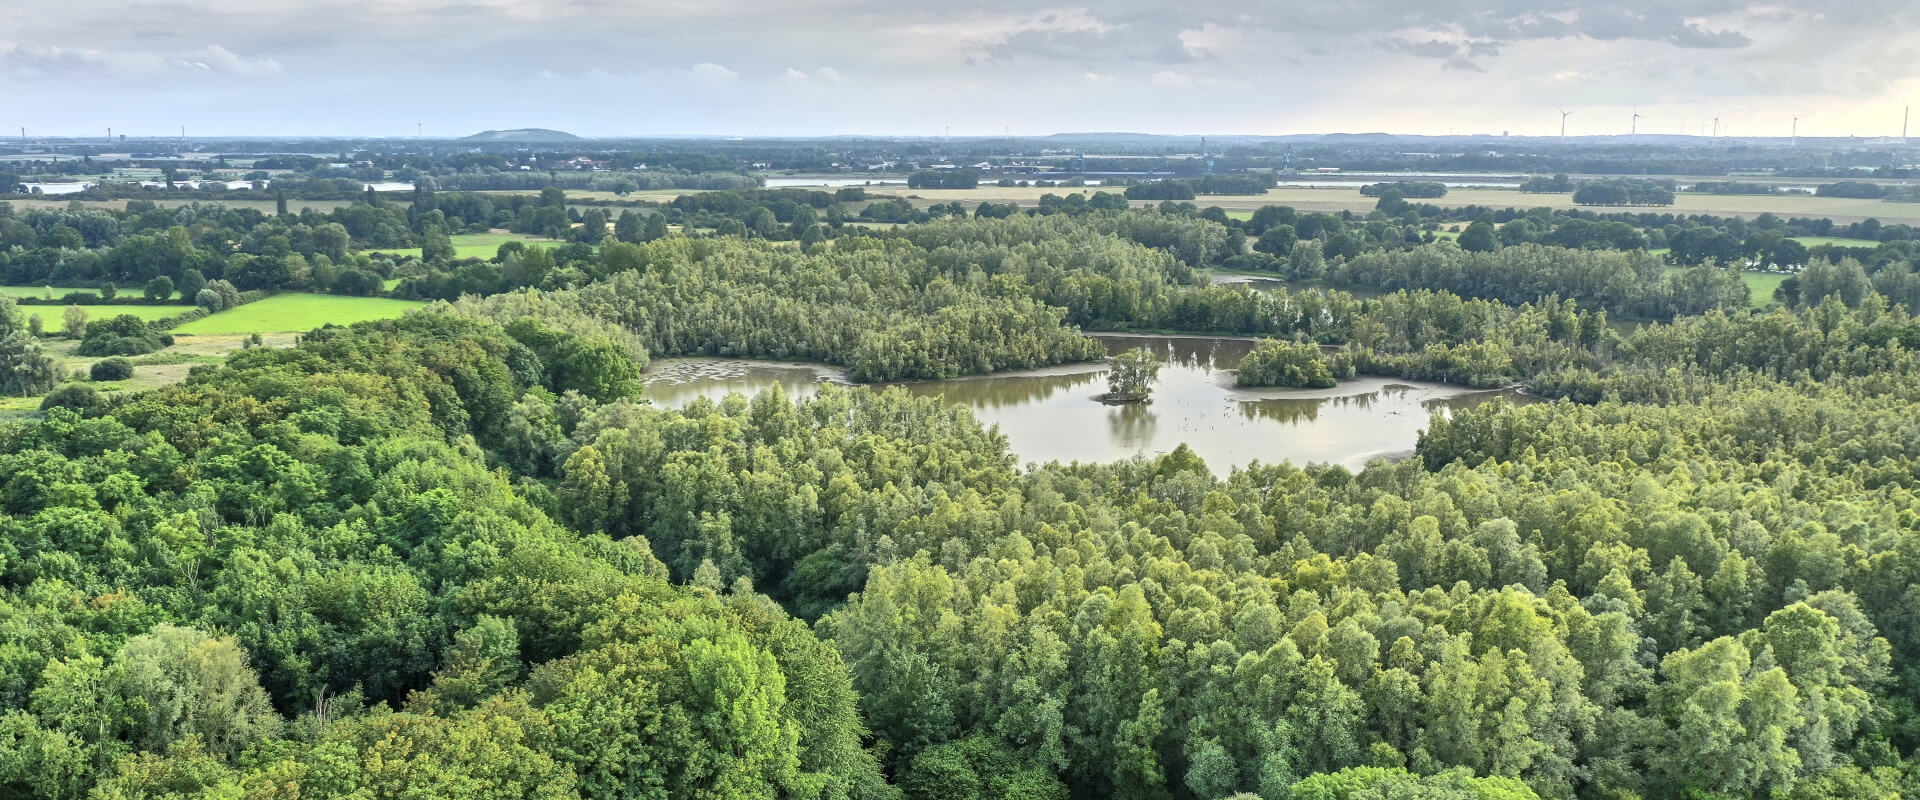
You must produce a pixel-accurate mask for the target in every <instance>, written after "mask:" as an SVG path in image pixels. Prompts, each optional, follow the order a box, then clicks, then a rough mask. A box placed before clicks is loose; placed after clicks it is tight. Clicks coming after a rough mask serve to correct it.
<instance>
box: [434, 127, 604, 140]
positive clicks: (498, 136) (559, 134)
mask: <svg viewBox="0 0 1920 800" xmlns="http://www.w3.org/2000/svg"><path fill="white" fill-rule="evenodd" d="M460 141H463V142H578V141H581V139H580V137H578V136H575V135H573V134H571V133H567V132H566V131H556V130H549V129H547V128H514V129H513V130H510V131H481V132H479V133H476V134H474V135H472V136H467V137H463V138H461V139H460Z"/></svg>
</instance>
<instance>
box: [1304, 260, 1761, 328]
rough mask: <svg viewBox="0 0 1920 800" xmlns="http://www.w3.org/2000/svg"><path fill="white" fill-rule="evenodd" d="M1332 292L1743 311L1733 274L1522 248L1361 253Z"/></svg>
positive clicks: (1657, 314) (1655, 312)
mask: <svg viewBox="0 0 1920 800" xmlns="http://www.w3.org/2000/svg"><path fill="white" fill-rule="evenodd" d="M1325 279H1326V281H1327V282H1329V283H1331V284H1333V285H1336V286H1346V287H1367V288H1377V289H1388V290H1392V289H1402V288H1406V289H1431V290H1435V291H1445V292H1452V293H1454V294H1458V295H1461V296H1463V297H1478V298H1486V299H1490V300H1499V301H1502V302H1505V303H1511V304H1519V303H1527V302H1535V301H1538V300H1540V299H1541V298H1545V297H1549V296H1559V297H1566V298H1571V299H1574V300H1578V301H1580V302H1581V303H1582V304H1584V305H1587V306H1589V307H1592V308H1602V309H1606V310H1607V311H1609V312H1612V313H1613V314H1615V315H1620V316H1637V317H1649V318H1661V319H1665V318H1668V317H1672V316H1675V315H1682V314H1700V313H1702V312H1705V311H1707V310H1709V309H1716V308H1719V309H1736V308H1745V307H1746V306H1747V305H1748V300H1749V291H1748V288H1747V285H1746V282H1745V281H1743V280H1741V278H1740V274H1739V272H1738V271H1737V270H1734V269H1723V268H1712V267H1696V268H1694V269H1690V270H1685V271H1680V272H1674V273H1672V274H1668V272H1667V267H1666V264H1665V263H1664V262H1663V261H1662V260H1661V259H1660V258H1659V257H1657V256H1653V255H1650V254H1648V253H1646V252H1644V251H1627V252H1614V251H1605V250H1579V249H1574V248H1567V247H1546V246H1541V245H1528V244H1521V245H1515V246H1511V247H1502V248H1499V249H1496V250H1494V251H1492V252H1483V253H1482V252H1467V251H1465V250H1462V249H1460V248H1457V247H1450V246H1447V245H1428V246H1424V247H1418V248H1414V249H1412V250H1402V251H1378V252H1369V253H1363V254H1359V255H1356V256H1354V257H1353V258H1350V259H1346V260H1344V261H1343V262H1341V263H1338V264H1335V265H1332V266H1330V267H1328V268H1327V270H1326V273H1325Z"/></svg>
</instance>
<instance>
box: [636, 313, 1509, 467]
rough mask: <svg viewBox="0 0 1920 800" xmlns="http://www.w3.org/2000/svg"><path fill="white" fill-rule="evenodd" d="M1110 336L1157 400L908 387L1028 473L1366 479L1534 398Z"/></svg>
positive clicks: (1090, 387) (733, 368)
mask: <svg viewBox="0 0 1920 800" xmlns="http://www.w3.org/2000/svg"><path fill="white" fill-rule="evenodd" d="M1101 338H1102V339H1103V340H1104V341H1105V342H1106V344H1107V349H1108V351H1109V352H1112V353H1119V352H1122V351H1125V350H1128V349H1131V348H1134V347H1146V348H1147V349H1149V350H1151V351H1152V352H1154V353H1155V354H1157V355H1158V356H1159V357H1160V358H1161V360H1162V362H1163V364H1164V365H1163V366H1162V367H1161V370H1160V379H1159V382H1158V383H1157V384H1156V386H1155V388H1154V393H1153V401H1152V402H1150V403H1144V404H1131V405H1122V406H1107V405H1103V404H1101V403H1100V402H1099V401H1098V400H1096V399H1095V397H1096V396H1097V395H1099V394H1100V393H1101V392H1104V391H1105V390H1106V367H1105V365H1102V364H1073V365H1066V366H1060V367H1053V368H1049V369H1043V370H1031V371H1025V372H1019V373H1005V374H999V375H990V376H974V377H967V378H958V379H954V380H945V381H923V382H917V383H907V384H899V386H900V387H901V388H903V389H905V390H906V391H908V392H912V393H913V394H916V395H922V396H933V395H944V396H945V397H946V398H947V399H948V400H949V401H951V402H954V403H959V404H962V405H965V406H967V407H969V408H971V409H973V411H974V413H975V414H976V415H977V416H979V418H980V420H981V421H982V422H983V423H986V424H988V425H998V426H999V427H1000V430H1001V432H1002V433H1004V434H1005V435H1006V437H1007V441H1008V443H1009V445H1010V446H1011V447H1012V448H1013V451H1014V452H1015V453H1016V454H1018V455H1019V457H1020V459H1021V460H1022V461H1023V462H1046V461H1112V460H1115V459H1121V458H1126V457H1129V456H1133V455H1136V454H1139V455H1148V456H1152V455H1158V454H1162V453H1167V452H1171V451H1172V450H1173V449H1174V448H1176V447H1178V446H1179V445H1180V444H1182V443H1186V444H1187V445H1189V446H1190V447H1192V448H1193V450H1194V451H1195V452H1196V453H1198V454H1199V455H1200V456H1201V457H1202V458H1204V459H1206V461H1207V464H1208V465H1209V466H1211V467H1212V468H1213V469H1214V470H1215V471H1218V472H1221V473H1224V472H1226V471H1227V470H1228V469H1229V468H1231V467H1234V466H1244V465H1246V464H1248V463H1251V462H1253V461H1262V462H1268V463H1273V462H1279V461H1292V462H1294V463H1296V464H1306V463H1336V464H1342V465H1345V466H1348V467H1352V468H1358V467H1360V466H1363V465H1365V463H1366V462H1367V461H1369V460H1372V459H1374V458H1378V457H1383V456H1384V457H1392V456H1397V455H1402V454H1405V453H1406V452H1407V451H1409V450H1411V449H1412V448H1413V446H1414V444H1415V443H1416V442H1417V441H1418V438H1419V435H1420V431H1421V430H1422V429H1424V428H1425V427H1426V425H1427V421H1428V419H1429V418H1430V417H1431V415H1432V414H1434V413H1450V412H1452V411H1454V410H1457V409H1460V408H1469V407H1472V406H1475V405H1478V404H1480V403H1482V402H1486V401H1488V400H1496V399H1504V400H1507V401H1509V402H1527V401H1528V398H1525V397H1522V396H1519V395H1518V394H1517V393H1516V392H1512V391H1483V390H1473V389H1465V388H1462V387H1457V386H1446V385H1443V384H1435V383H1423V382H1418V381H1405V380H1398V379H1383V378H1361V379H1357V380H1353V381H1344V382H1342V383H1341V384H1340V385H1339V386H1337V387H1335V388H1332V389H1309V390H1280V389H1241V388H1238V387H1235V386H1234V385H1233V372H1232V369H1233V368H1234V367H1235V366H1237V365H1238V364H1239V363H1240V359H1241V358H1243V357H1244V356H1245V355H1246V354H1247V352H1248V351H1249V350H1250V349H1252V347H1253V342H1252V341H1250V340H1246V339H1236V338H1216V337H1196V336H1184V337H1151V336H1102V337H1101ZM843 380H844V376H843V375H842V373H840V372H839V371H838V370H835V369H833V368H830V367H824V366H821V365H817V364H793V363H781V362H770V361H744V360H737V359H667V360H662V361H660V362H657V363H655V364H654V366H653V367H652V368H650V369H649V370H648V371H647V375H646V382H647V395H648V397H650V398H651V399H652V400H653V402H654V403H656V404H659V405H662V406H667V407H679V406H682V405H685V404H687V403H689V402H692V401H693V400H694V399H695V398H697V397H709V398H714V399H719V398H721V397H724V396H725V395H726V394H728V393H729V392H740V393H742V394H748V395H751V394H754V393H757V392H760V391H762V390H765V389H767V388H768V387H772V386H779V387H780V388H781V389H782V390H783V391H784V392H785V393H786V394H787V395H789V396H793V397H804V396H808V395H811V394H813V393H814V392H815V391H818V387H819V386H820V385H821V384H822V383H826V382H835V381H843ZM873 388H875V389H880V388H885V387H880V386H876V387H873Z"/></svg>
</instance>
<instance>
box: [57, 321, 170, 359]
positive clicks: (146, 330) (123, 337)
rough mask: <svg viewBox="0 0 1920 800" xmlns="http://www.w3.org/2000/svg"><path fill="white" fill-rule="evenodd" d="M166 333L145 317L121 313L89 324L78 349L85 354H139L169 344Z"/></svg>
mask: <svg viewBox="0 0 1920 800" xmlns="http://www.w3.org/2000/svg"><path fill="white" fill-rule="evenodd" d="M167 344H168V339H167V338H166V337H162V336H161V335H160V334H159V333H158V332H157V331H155V330H154V329H153V327H152V326H150V325H148V324H147V323H146V321H145V320H142V319H140V318H139V317H136V316H134V315H132V314H121V315H119V316H117V317H111V318H108V319H105V320H101V321H99V322H95V323H92V324H90V325H88V326H87V335H86V338H85V339H83V340H81V342H80V346H79V347H77V348H74V352H75V353H76V354H79V355H83V356H138V355H146V354H147V353H151V352H153V351H155V350H159V349H160V348H163V347H166V346H167Z"/></svg>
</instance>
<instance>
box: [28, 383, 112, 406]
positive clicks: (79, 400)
mask: <svg viewBox="0 0 1920 800" xmlns="http://www.w3.org/2000/svg"><path fill="white" fill-rule="evenodd" d="M103 405H106V398H103V397H101V396H100V390H98V389H95V388H93V387H91V386H88V385H86V384H84V383H69V384H67V385H65V386H62V387H60V388H58V389H55V390H53V391H51V392H48V393H47V396H46V398H45V399H43V400H41V401H40V410H41V411H46V410H47V409H50V408H71V409H75V410H77V411H91V410H93V409H96V408H99V407H101V406H103Z"/></svg>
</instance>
